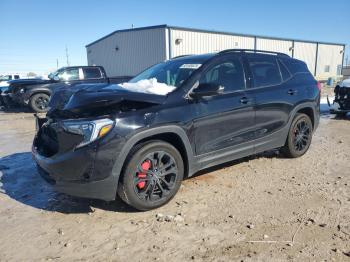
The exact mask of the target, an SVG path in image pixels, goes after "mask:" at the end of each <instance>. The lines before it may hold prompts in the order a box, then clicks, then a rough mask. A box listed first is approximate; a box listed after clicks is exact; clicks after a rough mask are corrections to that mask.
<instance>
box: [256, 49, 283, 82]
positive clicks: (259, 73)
mask: <svg viewBox="0 0 350 262" xmlns="http://www.w3.org/2000/svg"><path fill="white" fill-rule="evenodd" d="M249 66H250V69H251V71H252V74H253V78H254V87H261V86H272V85H278V84H280V83H281V74H280V71H279V69H278V65H277V61H276V58H275V57H273V56H259V57H258V56H256V57H250V58H249Z"/></svg>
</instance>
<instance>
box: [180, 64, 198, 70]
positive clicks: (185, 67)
mask: <svg viewBox="0 0 350 262" xmlns="http://www.w3.org/2000/svg"><path fill="white" fill-rule="evenodd" d="M201 65H202V64H183V65H182V66H180V68H183V69H198V68H199V67H200V66H201Z"/></svg>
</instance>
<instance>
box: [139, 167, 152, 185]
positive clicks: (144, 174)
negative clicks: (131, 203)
mask: <svg viewBox="0 0 350 262" xmlns="http://www.w3.org/2000/svg"><path fill="white" fill-rule="evenodd" d="M141 168H142V170H145V171H148V170H149V169H150V168H151V161H150V160H146V161H145V162H143V163H142V164H141ZM137 177H138V178H141V179H143V178H146V177H147V174H146V173H144V172H140V173H138V174H137ZM145 185H146V182H145V181H140V182H138V183H137V187H138V188H139V189H143V188H144V187H145Z"/></svg>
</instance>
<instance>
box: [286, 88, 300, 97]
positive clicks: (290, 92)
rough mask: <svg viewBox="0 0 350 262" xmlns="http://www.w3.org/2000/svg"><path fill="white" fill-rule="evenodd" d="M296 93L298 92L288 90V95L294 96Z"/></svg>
mask: <svg viewBox="0 0 350 262" xmlns="http://www.w3.org/2000/svg"><path fill="white" fill-rule="evenodd" d="M296 93H298V90H295V89H289V90H288V95H291V96H292V95H294V94H296Z"/></svg>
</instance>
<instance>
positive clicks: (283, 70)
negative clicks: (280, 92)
mask: <svg viewBox="0 0 350 262" xmlns="http://www.w3.org/2000/svg"><path fill="white" fill-rule="evenodd" d="M278 65H279V67H280V71H281V75H282V79H283V81H286V80H288V79H289V78H290V77H291V74H290V73H289V71H288V69H287V67H286V66H285V65H284V64H283V62H281V61H280V60H278Z"/></svg>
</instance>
